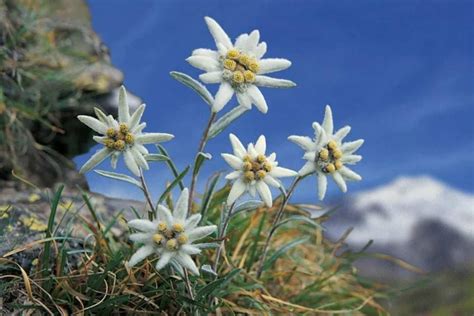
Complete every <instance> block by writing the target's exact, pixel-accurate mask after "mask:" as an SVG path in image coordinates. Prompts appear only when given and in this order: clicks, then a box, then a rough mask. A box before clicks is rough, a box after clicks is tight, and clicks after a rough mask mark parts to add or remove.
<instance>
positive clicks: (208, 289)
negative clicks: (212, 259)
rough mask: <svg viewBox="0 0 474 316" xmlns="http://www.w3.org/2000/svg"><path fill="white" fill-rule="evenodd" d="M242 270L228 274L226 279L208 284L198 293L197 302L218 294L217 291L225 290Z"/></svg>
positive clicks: (235, 270)
mask: <svg viewBox="0 0 474 316" xmlns="http://www.w3.org/2000/svg"><path fill="white" fill-rule="evenodd" d="M240 271H241V269H234V270H232V271H231V272H229V273H228V274H226V275H225V276H224V277H222V278H220V279H217V280H215V281H212V282H211V283H209V284H207V285H206V286H204V287H203V288H201V289H200V290H199V291H198V292H197V293H196V298H197V300H199V299H201V298H202V297H205V296H209V295H211V294H212V293H214V292H216V291H217V290H219V289H221V288H223V287H224V286H225V285H227V284H228V283H229V282H230V281H231V280H232V279H233V278H234V277H235V276H236V275H237V274H238V273H239V272H240Z"/></svg>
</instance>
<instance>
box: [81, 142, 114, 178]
mask: <svg viewBox="0 0 474 316" xmlns="http://www.w3.org/2000/svg"><path fill="white" fill-rule="evenodd" d="M110 154H112V151H111V150H110V149H108V148H105V147H104V148H102V149H101V150H98V151H97V152H96V153H95V154H94V155H92V157H90V158H89V160H87V161H86V163H85V164H84V165H83V166H82V167H81V170H79V172H80V173H85V172H87V171H89V170H91V169H92V168H94V167H95V166H97V165H98V164H100V163H101V162H102V161H104V159H105V158H107V157H108V156H109V155H110Z"/></svg>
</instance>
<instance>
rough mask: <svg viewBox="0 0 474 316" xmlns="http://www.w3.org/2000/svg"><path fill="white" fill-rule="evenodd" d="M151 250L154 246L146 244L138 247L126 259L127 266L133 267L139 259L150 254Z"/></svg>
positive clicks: (152, 250)
mask: <svg viewBox="0 0 474 316" xmlns="http://www.w3.org/2000/svg"><path fill="white" fill-rule="evenodd" d="M153 252H154V248H153V246H151V245H146V246H143V247H141V248H139V249H138V250H137V251H136V252H135V253H134V254H133V256H132V257H131V258H130V260H129V261H128V266H129V267H133V266H134V265H136V264H137V263H139V262H140V261H143V260H144V259H145V258H146V257H148V256H149V255H151V254H152V253H153Z"/></svg>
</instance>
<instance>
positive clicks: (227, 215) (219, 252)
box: [214, 202, 235, 273]
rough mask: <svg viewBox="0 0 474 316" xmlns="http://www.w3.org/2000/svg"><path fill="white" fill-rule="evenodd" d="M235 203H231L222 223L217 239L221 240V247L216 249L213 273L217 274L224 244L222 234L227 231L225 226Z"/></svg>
mask: <svg viewBox="0 0 474 316" xmlns="http://www.w3.org/2000/svg"><path fill="white" fill-rule="evenodd" d="M234 206H235V202H234V203H232V205H231V206H230V208H229V209H228V211H227V214H226V217H225V218H224V223H223V224H222V227H221V229H220V232H219V236H218V239H222V241H221V245H220V246H219V249H217V254H216V261H215V262H214V271H215V272H216V273H217V267H218V265H219V260H220V258H221V254H222V251H223V250H224V244H225V239H224V234H225V231H226V229H227V226H228V225H229V222H230V218H231V217H232V211H233V209H234Z"/></svg>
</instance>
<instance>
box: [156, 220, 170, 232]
mask: <svg viewBox="0 0 474 316" xmlns="http://www.w3.org/2000/svg"><path fill="white" fill-rule="evenodd" d="M167 229H168V225H166V223H165V222H159V223H158V230H159V231H160V232H164V231H165V230H167Z"/></svg>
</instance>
